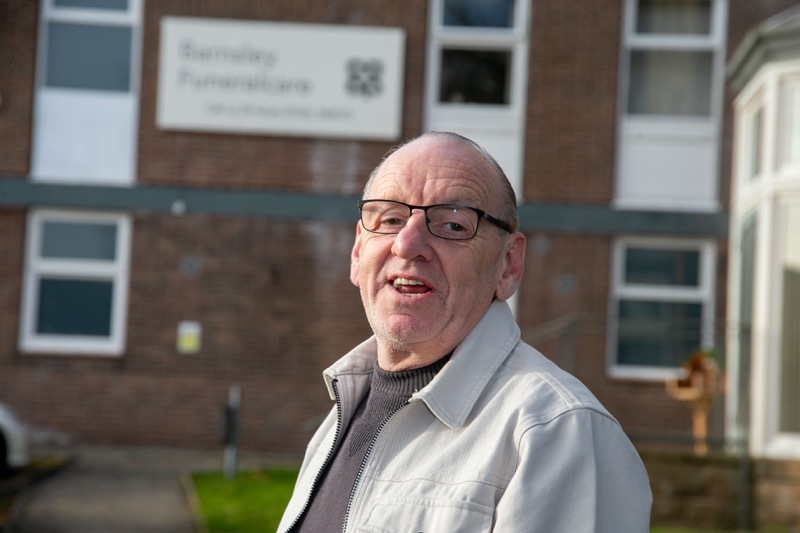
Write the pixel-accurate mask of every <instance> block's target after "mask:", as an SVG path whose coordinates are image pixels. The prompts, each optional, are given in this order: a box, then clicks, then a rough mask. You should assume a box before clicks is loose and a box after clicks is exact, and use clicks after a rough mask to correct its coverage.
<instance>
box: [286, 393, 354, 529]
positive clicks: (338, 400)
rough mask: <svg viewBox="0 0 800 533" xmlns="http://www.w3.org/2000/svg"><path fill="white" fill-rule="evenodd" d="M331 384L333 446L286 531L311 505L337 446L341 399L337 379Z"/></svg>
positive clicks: (340, 423)
mask: <svg viewBox="0 0 800 533" xmlns="http://www.w3.org/2000/svg"><path fill="white" fill-rule="evenodd" d="M331 384H332V385H333V396H334V398H335V399H336V432H335V433H334V437H333V446H331V449H330V450H328V455H327V457H325V461H324V462H323V463H322V468H320V469H319V470H317V473H316V475H315V476H314V482H313V483H312V484H311V491H310V492H309V493H308V498H306V503H305V504H304V505H303V508H302V509H301V510H300V513H299V514H298V515H297V518H295V519H294V522H292V525H290V526H289V528H288V529H286V533H290V532H291V531H292V530H294V528H295V526H297V523H298V522H299V521H300V518H302V517H303V515H304V514H306V511H307V510H308V506H309V505H311V498H312V497H313V496H314V493H315V492H317V488H318V485H319V480H320V478H321V477H322V473H323V472H324V471H325V469H326V468H327V467H328V463H330V462H331V459H332V458H333V452H334V451H335V450H336V448H337V447H338V446H339V439H340V438H341V436H342V435H341V433H342V399H341V397H340V396H339V387H338V385H339V380H338V379H334V380H333V381H332V383H331ZM362 468H363V465H362ZM359 475H360V471H359ZM351 497H352V496H351ZM347 507H348V510H349V507H350V505H349V504H348V506H347ZM346 523H347V515H345V524H346Z"/></svg>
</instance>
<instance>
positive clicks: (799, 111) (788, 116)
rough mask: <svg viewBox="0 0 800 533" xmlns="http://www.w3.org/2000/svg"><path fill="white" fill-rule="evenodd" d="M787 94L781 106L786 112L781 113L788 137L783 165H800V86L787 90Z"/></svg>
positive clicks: (784, 143)
mask: <svg viewBox="0 0 800 533" xmlns="http://www.w3.org/2000/svg"><path fill="white" fill-rule="evenodd" d="M785 94H786V97H785V98H784V101H783V102H781V104H782V107H785V109H786V110H785V111H782V112H781V113H780V115H781V117H782V118H781V120H783V121H784V127H783V130H784V131H785V133H784V135H785V136H786V139H785V140H784V142H783V146H784V150H783V157H782V158H781V159H782V161H781V163H782V164H784V165H800V86H795V87H791V88H789V89H787V90H786V93H785Z"/></svg>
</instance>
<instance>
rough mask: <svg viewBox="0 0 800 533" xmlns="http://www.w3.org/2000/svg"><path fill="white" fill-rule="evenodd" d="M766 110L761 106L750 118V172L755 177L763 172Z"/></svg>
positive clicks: (750, 176) (751, 176)
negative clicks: (762, 160)
mask: <svg viewBox="0 0 800 533" xmlns="http://www.w3.org/2000/svg"><path fill="white" fill-rule="evenodd" d="M763 135H764V110H763V109H762V108H759V109H758V111H756V112H755V114H754V115H753V118H752V119H751V120H750V154H749V155H750V172H749V175H748V177H749V178H750V179H753V178H755V177H757V176H759V175H760V174H761V154H762V153H763V152H762V150H763V142H764V141H763Z"/></svg>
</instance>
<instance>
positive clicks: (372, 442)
mask: <svg viewBox="0 0 800 533" xmlns="http://www.w3.org/2000/svg"><path fill="white" fill-rule="evenodd" d="M408 403H409V402H408V401H406V403H404V404H403V405H401V406H400V407H398V408H397V409H395V410H394V411H393V412H392V413H391V414H390V415H389V416H387V417H386V418H384V419H383V422H381V424H380V426H378V430H377V431H376V432H375V435H373V436H372V440H370V441H369V446H367V453H366V454H365V455H364V460H363V461H361V466H360V467H359V468H358V474H356V481H355V483H353V488H352V489H351V490H350V498H348V500H347V509H345V512H344V524H343V525H342V533H345V532H346V531H347V522H348V521H349V520H350V511H351V510H352V508H353V499H354V498H355V495H356V491H357V490H358V485H359V483H360V482H361V476H362V474H363V473H364V468H366V466H367V461H368V460H369V456H370V455H371V454H372V449H373V448H374V447H375V442H376V441H377V440H378V437H379V436H380V434H381V432H382V431H383V428H385V427H386V424H388V423H389V420H391V419H392V417H394V415H396V414H397V413H398V411H400V409H402V408H403V407H405V406H406V405H408Z"/></svg>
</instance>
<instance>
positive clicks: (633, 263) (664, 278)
mask: <svg viewBox="0 0 800 533" xmlns="http://www.w3.org/2000/svg"><path fill="white" fill-rule="evenodd" d="M625 283H642V284H647V285H672V286H676V285H677V286H682V287H697V286H698V285H699V284H700V252H699V251H696V250H655V249H649V248H628V249H627V250H626V251H625Z"/></svg>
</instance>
